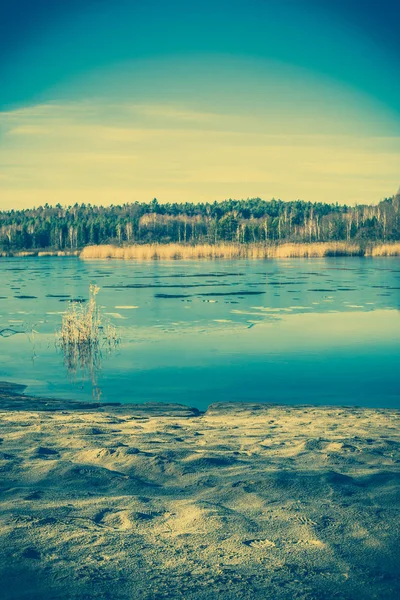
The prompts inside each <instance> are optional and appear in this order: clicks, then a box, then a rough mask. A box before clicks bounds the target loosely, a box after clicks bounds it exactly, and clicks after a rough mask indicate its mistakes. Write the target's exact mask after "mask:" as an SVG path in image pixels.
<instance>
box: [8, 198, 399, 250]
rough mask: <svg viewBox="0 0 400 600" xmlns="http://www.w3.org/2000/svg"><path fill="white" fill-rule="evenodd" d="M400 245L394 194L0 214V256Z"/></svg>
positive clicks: (77, 207) (45, 208)
mask: <svg viewBox="0 0 400 600" xmlns="http://www.w3.org/2000/svg"><path fill="white" fill-rule="evenodd" d="M398 240H400V190H399V192H398V193H397V194H396V195H395V196H393V197H391V198H385V199H384V200H382V201H381V202H379V203H378V204H376V205H357V206H346V205H341V204H338V203H336V204H324V203H311V202H305V201H302V200H296V201H291V202H284V201H281V200H274V199H273V200H270V201H265V200H261V199H260V198H251V199H247V200H231V199H230V200H225V201H223V202H213V203H203V204H195V203H167V204H163V203H160V202H158V201H157V199H154V200H152V201H151V202H149V203H138V202H135V203H132V204H124V205H122V206H114V205H111V206H107V207H104V206H96V205H92V204H80V205H78V204H74V205H71V206H68V207H64V206H61V205H60V204H57V205H56V206H49V205H48V204H45V205H44V206H39V207H38V208H31V209H25V210H9V211H1V212H0V251H1V252H3V253H8V252H11V253H12V252H14V251H22V250H36V249H48V250H60V251H64V250H80V249H82V248H84V247H85V246H88V245H93V244H114V245H130V244H149V243H151V244H154V243H159V244H167V243H180V244H186V245H194V244H204V243H206V244H219V243H225V242H234V243H239V244H254V243H263V244H277V243H285V242H298V243H311V242H330V241H346V242H351V241H354V242H357V243H359V244H363V243H365V244H367V243H369V242H374V243H376V242H392V241H398Z"/></svg>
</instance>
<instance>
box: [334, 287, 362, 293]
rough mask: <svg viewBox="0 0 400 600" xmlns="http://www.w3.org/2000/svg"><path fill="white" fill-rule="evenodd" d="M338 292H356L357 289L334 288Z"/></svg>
mask: <svg viewBox="0 0 400 600" xmlns="http://www.w3.org/2000/svg"><path fill="white" fill-rule="evenodd" d="M336 289H337V291H338V292H356V291H357V288H348V287H338V288H336Z"/></svg>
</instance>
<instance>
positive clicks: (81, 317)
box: [57, 285, 119, 399]
mask: <svg viewBox="0 0 400 600" xmlns="http://www.w3.org/2000/svg"><path fill="white" fill-rule="evenodd" d="M99 291H100V288H99V287H97V286H95V285H90V288H89V302H88V303H87V304H84V303H77V302H70V304H69V306H68V309H67V311H66V313H65V314H64V315H63V318H62V325H61V330H60V331H59V332H57V342H58V345H59V347H61V349H62V351H63V355H64V363H65V366H66V367H67V369H68V372H69V373H70V375H72V376H74V377H76V376H77V375H78V372H80V373H81V375H82V376H83V377H85V376H87V375H88V376H89V378H90V380H91V382H92V389H93V395H94V396H95V397H96V398H97V399H98V398H99V396H100V390H99V388H98V386H97V373H98V371H99V370H100V368H101V357H102V354H103V352H104V351H105V352H107V353H108V352H110V351H111V350H112V349H113V348H115V347H116V346H117V344H118V343H119V338H118V334H117V330H116V328H115V327H114V326H113V325H112V324H111V323H110V322H109V321H108V320H106V319H105V318H104V317H103V316H102V315H101V311H100V308H99V307H98V305H97V302H96V296H97V294H98V293H99Z"/></svg>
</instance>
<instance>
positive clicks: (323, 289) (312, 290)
mask: <svg viewBox="0 0 400 600" xmlns="http://www.w3.org/2000/svg"><path fill="white" fill-rule="evenodd" d="M307 292H329V293H333V292H337V290H330V289H328V288H310V289H309V290H307Z"/></svg>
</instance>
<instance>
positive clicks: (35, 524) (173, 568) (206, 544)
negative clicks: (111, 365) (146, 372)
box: [0, 388, 400, 600]
mask: <svg viewBox="0 0 400 600" xmlns="http://www.w3.org/2000/svg"><path fill="white" fill-rule="evenodd" d="M0 408H1V414H0V418H1V433H0V435H1V444H0V456H1V460H0V468H1V493H0V500H1V505H0V508H1V513H0V515H1V556H0V578H1V582H2V584H1V585H2V596H1V597H2V598H3V599H4V600H10V599H14V600H16V599H32V600H33V599H43V600H47V599H52V600H53V599H61V598H62V599H78V598H79V599H80V600H83V599H92V598H93V599H96V600H102V599H106V598H107V599H110V600H111V599H113V600H114V599H132V600H133V599H136V598H137V599H148V600H150V599H153V600H155V599H161V598H177V599H178V598H179V599H183V598H184V599H187V600H192V599H193V600H195V599H196V600H197V599H198V600H200V599H207V600H208V599H209V600H214V599H217V598H218V599H221V600H236V599H249V600H250V599H257V600H258V599H260V600H261V599H262V600H269V599H271V600H275V599H276V600H279V599H285V600H292V599H304V600H325V599H326V600H328V599H329V600H330V599H336V600H350V599H353V598H354V599H357V600H368V599H378V598H379V599H382V600H383V599H385V600H390V599H392V598H393V599H394V598H397V597H399V594H400V569H399V564H400V543H399V542H400V540H399V532H398V525H399V513H400V502H399V477H400V475H399V465H400V452H399V441H400V440H399V437H400V436H399V424H400V423H399V421H400V413H399V412H398V411H390V410H369V409H356V408H315V407H280V406H271V405H252V404H214V405H212V406H211V407H210V409H209V410H208V411H207V412H206V413H205V414H200V413H198V411H192V410H190V409H187V408H185V407H180V406H165V405H164V406H162V405H161V406H160V405H156V404H154V405H144V406H143V405H141V406H134V405H129V406H103V407H101V406H100V407H95V408H89V407H88V406H87V405H85V406H82V405H79V404H76V405H72V404H63V403H62V402H57V401H54V402H52V401H47V400H46V401H45V400H40V399H38V400H32V399H29V398H28V397H26V396H18V395H16V394H14V393H13V391H12V390H4V388H3V391H2V392H1V393H0Z"/></svg>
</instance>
